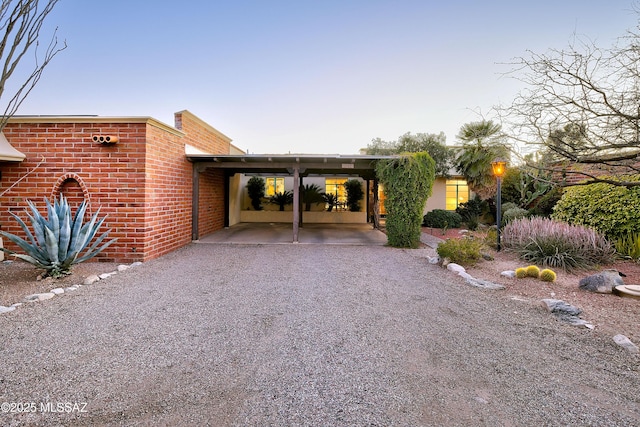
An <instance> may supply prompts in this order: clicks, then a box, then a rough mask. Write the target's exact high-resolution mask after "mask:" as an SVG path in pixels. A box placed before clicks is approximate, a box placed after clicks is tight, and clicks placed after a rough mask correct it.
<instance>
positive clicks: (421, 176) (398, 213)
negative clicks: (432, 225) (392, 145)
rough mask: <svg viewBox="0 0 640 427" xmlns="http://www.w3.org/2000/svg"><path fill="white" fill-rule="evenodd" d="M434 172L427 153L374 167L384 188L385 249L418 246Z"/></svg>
mask: <svg viewBox="0 0 640 427" xmlns="http://www.w3.org/2000/svg"><path fill="white" fill-rule="evenodd" d="M435 170H436V165H435V161H434V160H433V158H431V156H430V155H429V154H428V153H413V154H404V155H401V156H399V157H397V158H394V159H388V160H381V161H379V162H378V164H377V165H376V174H377V176H378V178H379V179H380V182H382V184H383V185H384V194H385V208H386V210H387V220H386V229H387V241H388V243H389V245H391V246H394V247H401V248H417V247H418V246H419V244H420V233H421V231H422V230H421V225H422V220H423V218H422V210H423V209H424V205H425V203H426V202H427V198H428V197H429V196H430V195H431V190H432V187H433V181H434V180H435Z"/></svg>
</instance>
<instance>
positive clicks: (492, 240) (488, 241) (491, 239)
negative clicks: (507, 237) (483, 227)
mask: <svg viewBox="0 0 640 427" xmlns="http://www.w3.org/2000/svg"><path fill="white" fill-rule="evenodd" d="M484 244H485V245H487V246H489V247H490V248H493V249H497V248H498V229H497V228H496V227H495V226H493V227H490V228H489V229H487V234H486V235H485V236H484Z"/></svg>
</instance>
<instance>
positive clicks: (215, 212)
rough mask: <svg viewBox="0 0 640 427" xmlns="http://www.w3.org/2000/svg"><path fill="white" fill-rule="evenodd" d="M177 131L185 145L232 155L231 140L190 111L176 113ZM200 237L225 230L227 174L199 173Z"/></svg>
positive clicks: (219, 172)
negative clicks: (225, 181)
mask: <svg viewBox="0 0 640 427" xmlns="http://www.w3.org/2000/svg"><path fill="white" fill-rule="evenodd" d="M175 121H176V128H177V129H181V130H182V131H183V132H185V138H184V139H185V141H184V142H185V144H189V145H191V146H193V147H196V148H197V149H199V150H202V151H204V152H206V153H213V154H229V150H230V145H231V140H230V139H229V138H228V137H226V136H224V135H223V134H221V133H219V132H217V131H216V130H215V129H213V128H212V127H211V126H209V125H207V124H206V123H204V122H202V121H201V120H200V119H199V118H197V117H196V116H194V115H193V114H191V113H190V112H188V111H182V112H179V113H176V114H175ZM199 198H200V207H199V210H198V215H199V221H198V232H199V234H200V236H204V235H205V234H208V233H211V232H213V231H216V230H220V229H222V228H223V227H224V173H223V172H222V171H217V172H212V171H207V172H205V173H201V174H200V192H199Z"/></svg>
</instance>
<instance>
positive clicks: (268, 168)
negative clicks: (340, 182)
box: [187, 154, 396, 179]
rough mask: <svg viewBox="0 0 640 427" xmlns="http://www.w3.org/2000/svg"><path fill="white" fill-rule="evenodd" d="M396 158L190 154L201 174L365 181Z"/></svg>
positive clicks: (189, 156) (190, 159)
mask: <svg viewBox="0 0 640 427" xmlns="http://www.w3.org/2000/svg"><path fill="white" fill-rule="evenodd" d="M394 157H396V156H366V155H351V156H347V155H335V154H334V155H321V154H318V155H309V154H299V155H298V154H278V155H270V154H242V155H236V154H229V155H219V156H213V155H210V154H188V155H187V158H188V159H189V161H191V162H193V163H195V164H196V167H197V169H198V170H199V171H203V170H205V169H209V168H213V169H224V170H226V171H228V172H230V173H244V174H269V175H281V174H282V175H291V174H293V172H294V170H295V169H296V168H297V169H298V170H299V173H300V176H309V175H357V176H360V177H362V178H364V179H374V178H375V166H376V162H377V161H378V160H382V159H392V158H394Z"/></svg>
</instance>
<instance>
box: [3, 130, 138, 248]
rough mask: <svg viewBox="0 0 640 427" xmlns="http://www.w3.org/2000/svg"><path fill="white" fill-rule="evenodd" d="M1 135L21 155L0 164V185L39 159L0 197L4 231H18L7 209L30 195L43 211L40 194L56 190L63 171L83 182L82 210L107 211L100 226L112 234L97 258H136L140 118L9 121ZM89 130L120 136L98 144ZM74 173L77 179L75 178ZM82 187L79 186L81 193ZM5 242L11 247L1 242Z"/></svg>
mask: <svg viewBox="0 0 640 427" xmlns="http://www.w3.org/2000/svg"><path fill="white" fill-rule="evenodd" d="M3 132H4V134H5V136H6V137H7V140H8V141H9V142H10V143H11V145H13V146H14V147H15V148H16V149H17V150H19V151H21V152H22V153H24V154H25V155H26V156H27V158H26V160H25V161H24V162H22V163H5V164H3V166H2V179H1V181H0V188H2V189H3V190H4V189H6V188H8V187H9V186H10V185H12V184H13V183H14V182H16V181H17V180H18V179H20V178H21V177H22V176H24V175H25V174H26V173H28V172H29V171H31V170H33V169H34V168H35V167H36V165H38V163H39V162H40V160H41V158H42V157H44V162H43V163H42V164H41V165H40V166H39V167H38V168H37V169H35V170H33V172H32V173H31V174H29V175H28V176H27V177H26V178H25V179H23V180H22V181H21V182H19V183H18V184H17V185H16V186H15V187H14V188H12V189H11V190H10V191H8V192H7V193H6V194H5V195H4V196H3V197H2V198H0V224H1V225H2V229H3V230H4V231H8V232H10V233H15V234H18V235H22V231H21V230H20V228H19V227H18V225H17V223H16V221H15V220H14V219H13V218H11V217H10V215H9V213H8V212H9V211H12V212H15V213H17V214H18V215H19V216H21V218H23V219H25V220H26V217H25V216H24V214H23V213H22V211H23V210H24V208H25V207H26V206H27V204H26V200H28V199H29V200H32V201H33V202H34V203H36V205H37V206H38V207H39V209H40V210H41V212H44V202H43V199H44V198H50V197H51V196H56V195H57V193H58V192H59V191H60V189H62V188H64V182H65V181H67V179H68V178H69V176H73V177H75V178H73V179H74V180H75V181H78V180H80V181H81V183H80V182H79V183H78V184H79V185H80V187H82V186H83V185H84V186H86V196H88V199H89V208H88V213H89V214H92V213H93V212H95V211H96V210H97V209H98V208H99V207H101V211H100V216H104V215H108V217H107V220H106V221H105V223H104V225H103V228H102V229H101V231H106V230H107V229H109V228H111V229H112V232H111V234H110V237H118V242H117V243H116V244H114V245H112V246H111V247H110V248H109V249H108V250H107V251H105V252H104V253H103V254H101V255H99V256H98V258H99V259H102V260H105V261H120V260H137V259H142V255H141V254H140V253H139V250H140V249H142V247H140V245H141V244H142V243H143V240H142V239H141V235H140V233H139V232H138V231H137V224H138V223H139V222H140V221H142V220H143V219H144V215H143V210H142V209H141V208H142V207H143V206H141V204H140V202H141V200H143V195H144V154H145V151H144V150H145V147H144V141H145V125H144V123H139V124H138V123H122V124H120V123H110V124H103V123H9V124H8V125H7V126H6V127H5V129H4V130H3ZM94 134H110V135H118V136H119V138H120V142H119V143H118V144H115V145H102V144H99V143H95V142H93V140H92V139H91V137H92V135H94ZM76 178H77V179H76ZM84 194H85V193H84V192H83V195H84ZM5 244H6V245H7V247H9V248H11V249H16V248H15V247H11V245H10V244H9V243H7V242H6V239H5Z"/></svg>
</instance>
